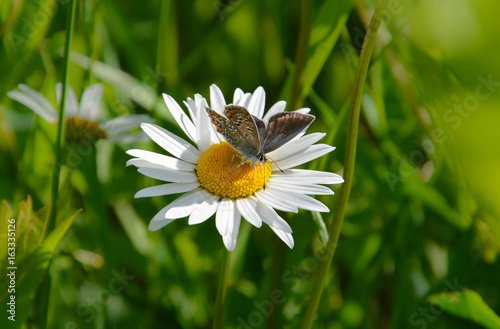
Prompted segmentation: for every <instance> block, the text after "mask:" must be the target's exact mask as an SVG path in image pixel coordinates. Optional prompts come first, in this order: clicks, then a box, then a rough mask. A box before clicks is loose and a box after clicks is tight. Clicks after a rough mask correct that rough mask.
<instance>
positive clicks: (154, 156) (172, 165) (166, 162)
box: [127, 149, 196, 171]
mask: <svg viewBox="0 0 500 329" xmlns="http://www.w3.org/2000/svg"><path fill="white" fill-rule="evenodd" d="M127 154H129V155H131V156H134V157H137V158H141V159H143V160H146V161H148V162H151V163H154V164H157V165H160V166H163V167H165V168H168V169H172V170H181V171H194V168H195V167H196V166H195V165H194V164H192V163H188V162H185V161H182V160H179V159H176V158H172V157H169V156H167V155H163V154H159V153H155V152H151V151H145V150H138V149H132V150H128V151H127Z"/></svg>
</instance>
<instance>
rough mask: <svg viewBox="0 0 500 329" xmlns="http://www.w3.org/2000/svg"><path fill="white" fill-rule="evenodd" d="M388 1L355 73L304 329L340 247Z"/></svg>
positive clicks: (372, 25) (380, 7) (378, 12)
mask: <svg viewBox="0 0 500 329" xmlns="http://www.w3.org/2000/svg"><path fill="white" fill-rule="evenodd" d="M387 1H388V0H380V1H378V3H377V7H376V8H375V12H374V14H373V16H372V19H371V21H370V24H369V26H368V30H367V31H366V36H365V39H364V41H363V47H362V49H361V54H360V55H359V61H358V66H357V68H356V74H355V76H354V90H353V94H352V99H351V105H350V108H349V121H348V125H347V140H346V150H345V166H344V181H345V182H344V184H343V185H342V188H341V190H340V193H339V202H338V205H337V208H336V209H335V213H334V215H333V220H332V223H331V225H330V227H329V229H328V233H329V237H330V238H329V240H328V243H327V245H326V249H325V257H323V260H322V262H321V263H320V266H319V268H318V272H317V273H316V278H315V281H314V287H313V291H312V293H311V298H310V299H309V303H308V305H307V308H306V312H305V315H304V318H303V321H302V325H301V329H309V328H311V327H312V323H313V321H314V319H315V316H316V310H317V308H318V304H319V300H320V298H321V294H322V292H323V287H324V284H325V280H326V276H327V273H328V269H329V268H330V265H331V263H332V259H333V256H334V254H335V250H336V248H337V242H338V240H339V235H340V231H341V228H342V223H343V221H344V215H345V212H346V209H347V202H348V200H349V194H350V192H351V186H352V178H353V174H354V162H355V159H356V144H357V139H358V126H359V114H360V108H361V97H362V95H363V87H364V84H365V79H366V74H367V71H368V65H369V64H370V58H371V55H372V52H373V47H374V46H375V38H376V36H377V33H378V30H379V28H380V24H381V22H382V18H383V17H384V16H383V14H384V11H385V7H386V4H387Z"/></svg>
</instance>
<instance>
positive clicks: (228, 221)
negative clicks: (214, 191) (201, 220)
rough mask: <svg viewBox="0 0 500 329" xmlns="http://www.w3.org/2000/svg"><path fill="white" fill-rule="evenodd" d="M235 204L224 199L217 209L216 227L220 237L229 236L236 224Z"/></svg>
mask: <svg viewBox="0 0 500 329" xmlns="http://www.w3.org/2000/svg"><path fill="white" fill-rule="evenodd" d="M233 216H234V202H233V201H232V200H230V199H222V200H221V201H220V203H219V206H218V207H217V215H216V216H215V226H216V227H217V230H218V231H219V233H220V235H222V236H224V235H227V234H228V233H229V232H230V231H231V230H232V225H233V224H234V222H233V221H232V218H233Z"/></svg>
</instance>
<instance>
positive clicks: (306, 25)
mask: <svg viewBox="0 0 500 329" xmlns="http://www.w3.org/2000/svg"><path fill="white" fill-rule="evenodd" d="M311 2H312V1H310V0H302V1H301V3H300V30H299V41H298V42H297V51H296V52H295V70H294V72H293V82H292V89H291V91H290V104H289V111H294V110H296V109H297V108H298V107H300V106H301V105H302V101H303V98H302V71H303V70H304V67H305V63H306V57H307V45H308V43H309V30H310V27H311Z"/></svg>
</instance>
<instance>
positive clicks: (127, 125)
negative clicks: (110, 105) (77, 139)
mask: <svg viewBox="0 0 500 329" xmlns="http://www.w3.org/2000/svg"><path fill="white" fill-rule="evenodd" d="M143 122H146V123H153V119H151V117H150V116H149V115H147V114H127V115H122V116H119V117H116V118H113V119H111V120H108V121H105V122H103V123H101V124H100V125H99V126H100V127H101V128H102V129H104V130H106V131H107V132H108V133H109V134H118V133H121V132H127V131H129V130H131V129H133V128H136V127H139V126H140V125H141V123H143Z"/></svg>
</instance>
